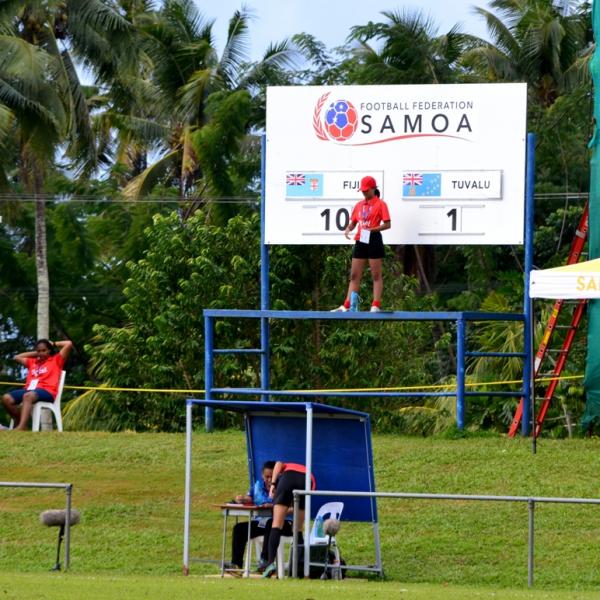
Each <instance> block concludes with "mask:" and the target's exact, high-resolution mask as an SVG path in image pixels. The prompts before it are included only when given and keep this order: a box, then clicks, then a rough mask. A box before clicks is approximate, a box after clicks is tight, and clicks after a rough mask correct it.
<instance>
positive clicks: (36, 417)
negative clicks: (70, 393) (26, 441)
mask: <svg viewBox="0 0 600 600" xmlns="http://www.w3.org/2000/svg"><path fill="white" fill-rule="evenodd" d="M66 375H67V372H66V371H61V372H60V379H59V381H58V391H57V392H56V397H55V398H54V402H36V403H35V404H34V405H33V409H32V411H31V431H39V430H40V421H41V420H42V408H47V409H48V410H49V411H50V412H52V414H53V415H54V420H55V421H56V429H57V430H58V431H62V430H63V424H62V413H61V410H60V400H61V397H62V393H63V387H64V385H65V377H66ZM14 425H15V423H14V420H13V419H11V420H10V429H12V428H13V427H14Z"/></svg>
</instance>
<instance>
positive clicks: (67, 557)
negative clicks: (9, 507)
mask: <svg viewBox="0 0 600 600" xmlns="http://www.w3.org/2000/svg"><path fill="white" fill-rule="evenodd" d="M0 487H22V488H55V489H63V490H65V493H66V496H67V499H66V506H65V510H66V516H65V571H66V570H68V568H69V563H70V561H71V496H72V494H73V484H72V483H30V482H23V481H0Z"/></svg>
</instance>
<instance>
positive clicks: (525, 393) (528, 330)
mask: <svg viewBox="0 0 600 600" xmlns="http://www.w3.org/2000/svg"><path fill="white" fill-rule="evenodd" d="M535 139H536V138H535V134H532V133H530V134H528V135H527V154H526V165H525V171H526V189H525V231H524V245H525V259H524V272H525V273H524V284H525V287H524V298H523V313H517V314H508V313H506V314H505V313H476V312H439V313H437V312H433V313H422V312H401V311H397V312H390V313H386V312H381V313H330V312H321V311H273V310H269V304H270V294H269V291H270V285H269V264H270V263H269V247H268V245H267V244H265V197H264V189H265V163H266V160H265V156H266V141H265V137H264V136H263V138H262V153H261V159H262V160H261V186H262V203H261V251H260V258H261V261H260V281H261V286H260V290H261V295H260V310H205V311H204V335H205V337H204V343H205V346H204V359H205V363H204V364H205V389H206V392H205V394H206V395H205V398H206V399H207V400H210V399H212V398H213V395H214V394H232V393H234V394H242V395H249V394H250V395H255V394H259V395H260V399H261V401H268V400H270V398H271V396H297V397H299V396H301V397H306V396H311V395H312V396H316V395H318V396H323V397H326V396H356V395H358V396H371V397H377V396H387V397H389V396H456V399H457V410H456V424H457V427H458V428H459V429H462V428H463V427H464V425H465V421H464V417H465V402H464V399H465V397H466V396H481V395H489V396H492V395H493V396H515V397H522V398H523V399H524V402H523V414H525V415H531V419H527V418H525V419H523V421H522V428H521V431H522V434H523V435H524V436H527V435H529V431H530V426H531V424H532V423H534V422H535V419H534V403H533V401H532V398H531V394H532V387H533V381H532V380H533V365H532V361H533V332H532V310H533V309H532V303H531V300H530V298H529V277H530V271H531V269H532V267H533V224H534V223H533V219H534V178H535V176H534V172H535ZM218 318H221V319H224V318H255V319H259V320H260V348H256V349H238V348H229V349H227V348H223V349H215V347H214V322H215V320H216V319H218ZM269 319H318V320H342V321H343V320H375V321H386V320H408V321H427V320H433V321H435V320H440V321H454V322H455V323H456V328H457V340H456V351H457V370H456V371H457V372H456V383H457V390H456V392H436V393H433V392H427V393H424V392H420V393H417V392H410V393H406V392H395V393H392V392H385V393H382V392H344V393H338V392H322V391H319V392H318V393H311V392H306V391H304V392H297V391H294V392H286V391H284V390H273V389H270V361H269V358H270V327H269ZM488 320H500V321H523V322H524V335H523V338H524V343H523V345H524V350H523V352H517V353H501V352H499V353H493V352H487V353H485V352H468V351H467V350H466V323H467V322H468V321H488ZM225 353H229V354H258V355H259V356H260V383H261V385H260V388H216V387H214V385H213V383H214V355H215V354H225ZM472 356H505V357H514V356H518V357H521V358H523V359H524V366H523V387H522V390H520V391H518V392H493V393H490V392H466V391H465V386H464V384H465V362H466V357H472ZM205 426H206V430H207V431H212V430H213V428H214V415H213V409H212V408H210V407H206V409H205Z"/></svg>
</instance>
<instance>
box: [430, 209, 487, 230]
mask: <svg viewBox="0 0 600 600" xmlns="http://www.w3.org/2000/svg"><path fill="white" fill-rule="evenodd" d="M483 209H485V204H469V205H466V206H465V205H457V204H443V205H439V204H438V205H435V206H433V205H424V204H421V205H420V206H419V219H418V220H419V224H418V231H419V235H421V236H431V235H447V236H452V235H474V236H479V235H485V231H484V230H483V227H482V225H481V219H482V217H483V213H482V210H483Z"/></svg>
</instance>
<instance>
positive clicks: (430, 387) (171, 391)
mask: <svg viewBox="0 0 600 600" xmlns="http://www.w3.org/2000/svg"><path fill="white" fill-rule="evenodd" d="M572 379H583V375H566V376H562V377H540V378H539V379H536V380H535V381H536V383H537V382H540V383H541V382H548V381H567V380H572ZM519 383H523V380H522V379H514V380H512V381H480V382H476V383H465V387H475V386H496V385H514V384H519ZM0 385H3V386H4V385H6V386H13V387H22V386H23V382H14V381H0ZM450 387H453V386H450V385H449V384H445V385H443V384H442V385H440V384H438V385H414V386H405V387H382V388H345V389H342V388H340V389H327V390H325V389H322V390H282V391H286V392H292V393H297V394H302V393H304V392H311V393H326V392H336V393H344V392H410V391H417V390H447V389H448V388H450ZM65 389H69V390H86V391H88V392H90V391H97V392H137V393H140V392H141V393H144V392H145V393H153V394H204V392H205V390H174V389H165V388H126V387H105V386H96V387H94V386H86V385H65ZM232 393H234V389H233V388H232ZM256 393H257V394H260V390H257V391H256Z"/></svg>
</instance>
